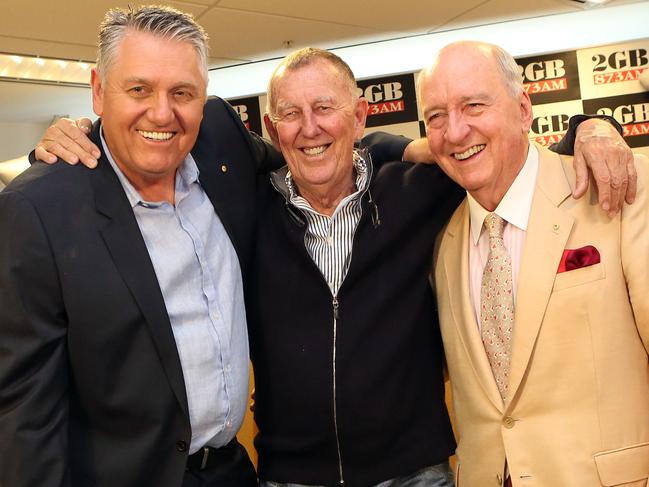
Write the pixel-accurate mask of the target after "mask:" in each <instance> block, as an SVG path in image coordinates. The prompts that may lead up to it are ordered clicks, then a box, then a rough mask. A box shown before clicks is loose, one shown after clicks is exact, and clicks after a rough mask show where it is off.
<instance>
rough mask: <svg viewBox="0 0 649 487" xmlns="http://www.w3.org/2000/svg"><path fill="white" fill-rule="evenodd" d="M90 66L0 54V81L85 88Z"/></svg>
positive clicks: (78, 62) (64, 60)
mask: <svg viewBox="0 0 649 487" xmlns="http://www.w3.org/2000/svg"><path fill="white" fill-rule="evenodd" d="M92 66H94V64H90V63H88V62H86V61H71V60H68V59H50V58H44V57H32V56H19V55H16V54H2V53H0V81H16V82H22V83H43V84H57V85H67V86H84V87H87V86H88V85H89V83H90V78H89V73H88V68H90V67H92Z"/></svg>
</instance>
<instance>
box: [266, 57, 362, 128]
mask: <svg viewBox="0 0 649 487" xmlns="http://www.w3.org/2000/svg"><path fill="white" fill-rule="evenodd" d="M318 60H322V61H327V62H329V63H331V64H332V65H333V66H334V67H335V68H336V70H337V71H338V73H339V74H340V75H341V77H342V79H343V80H344V81H345V82H346V83H347V85H348V86H349V91H350V93H351V96H352V97H354V96H356V88H357V84H356V78H355V77H354V73H353V72H352V68H350V67H349V64H347V63H346V62H345V61H343V60H342V59H341V58H340V57H338V56H336V55H335V54H334V53H332V52H329V51H325V50H324V49H318V48H317V47H305V48H303V49H298V50H297V51H294V52H292V53H291V54H289V55H288V56H286V57H285V58H284V59H283V60H282V62H281V63H280V64H279V66H277V67H276V68H275V70H274V71H273V74H272V75H271V77H270V81H268V90H267V95H268V96H267V99H266V112H267V113H268V114H269V115H270V118H271V120H274V113H273V109H274V108H275V84H276V83H275V81H276V79H277V78H278V77H279V76H280V75H282V74H283V73H285V72H288V71H297V70H298V69H300V68H304V67H306V66H309V65H311V64H313V63H314V62H316V61H318Z"/></svg>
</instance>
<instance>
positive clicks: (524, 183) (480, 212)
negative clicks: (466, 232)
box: [467, 144, 539, 245]
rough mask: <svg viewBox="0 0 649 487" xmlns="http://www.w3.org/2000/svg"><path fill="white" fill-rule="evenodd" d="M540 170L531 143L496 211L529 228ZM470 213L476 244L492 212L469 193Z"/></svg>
mask: <svg viewBox="0 0 649 487" xmlns="http://www.w3.org/2000/svg"><path fill="white" fill-rule="evenodd" d="M538 172H539V152H538V149H537V148H536V147H535V146H534V144H530V145H529V149H528V151H527V159H526V160H525V164H524V165H523V167H522V169H521V170H520V171H519V173H518V175H517V176H516V179H514V182H513V183H512V185H511V186H510V187H509V189H508V190H507V192H506V193H505V196H503V199H502V200H501V201H500V203H499V204H498V206H497V207H496V209H495V210H494V213H496V214H497V215H498V216H500V217H501V218H502V219H503V220H505V221H506V222H508V223H511V224H512V225H514V226H516V227H518V228H520V229H521V230H524V231H526V230H527V223H528V220H529V218H530V210H531V209H532V198H533V197H534V188H535V186H536V176H537V174H538ZM467 200H468V201H469V213H470V215H471V238H472V239H473V243H474V244H475V245H477V244H478V240H479V239H480V234H481V233H482V226H483V223H484V219H485V218H486V216H487V215H488V214H489V213H490V212H489V211H487V210H485V209H484V208H483V207H482V205H481V204H480V203H478V202H477V201H476V200H475V198H473V196H471V195H470V194H468V193H467Z"/></svg>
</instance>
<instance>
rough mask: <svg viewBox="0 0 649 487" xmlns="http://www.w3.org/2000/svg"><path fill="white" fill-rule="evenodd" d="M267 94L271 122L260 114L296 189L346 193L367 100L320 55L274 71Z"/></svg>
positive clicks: (319, 194) (309, 193) (318, 193)
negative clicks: (291, 66)
mask: <svg viewBox="0 0 649 487" xmlns="http://www.w3.org/2000/svg"><path fill="white" fill-rule="evenodd" d="M273 93H274V97H273V103H274V107H272V111H273V115H272V119H273V122H271V121H270V120H269V118H268V117H266V127H267V129H268V131H269V133H270V134H271V138H272V139H273V142H274V143H275V145H276V146H277V147H278V148H279V149H280V150H281V151H282V154H283V155H284V158H285V159H286V162H287V164H288V167H289V169H290V170H291V175H292V177H293V180H294V182H295V184H296V185H297V186H298V189H299V190H300V194H302V196H304V197H305V198H307V199H308V200H310V197H313V196H315V197H317V198H322V197H325V198H327V197H329V196H332V197H333V198H334V199H341V198H338V196H336V195H337V194H339V193H341V190H343V188H344V190H343V191H342V192H343V193H347V194H349V189H350V188H353V165H352V151H353V148H354V141H355V140H356V139H359V138H360V137H361V136H362V135H363V131H364V129H365V117H366V115H367V101H366V100H364V99H359V98H358V97H357V96H356V94H355V92H354V87H353V86H350V83H349V82H348V81H347V80H345V79H344V77H343V76H341V74H340V73H339V71H338V70H337V68H336V67H335V66H334V65H333V64H332V63H331V62H329V61H326V60H323V59H316V60H314V61H312V62H311V63H310V64H307V65H306V66H302V67H299V68H297V69H294V70H286V71H283V72H280V73H279V74H277V75H276V78H275V80H274V89H273ZM347 194H343V195H342V197H344V196H347Z"/></svg>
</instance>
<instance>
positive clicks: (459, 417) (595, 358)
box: [419, 42, 649, 487]
mask: <svg viewBox="0 0 649 487" xmlns="http://www.w3.org/2000/svg"><path fill="white" fill-rule="evenodd" d="M419 89H420V94H421V99H422V102H423V107H424V118H425V120H426V125H427V132H428V141H429V145H430V148H431V150H432V152H433V155H434V156H435V157H436V160H437V161H439V163H440V165H441V166H442V167H443V168H444V170H445V171H446V172H447V174H449V175H450V176H451V177H452V178H453V179H455V180H456V181H457V182H458V183H459V184H461V185H462V186H463V187H464V188H465V189H466V190H467V192H468V196H467V198H466V199H465V201H464V202H463V203H462V204H461V205H460V207H459V208H458V209H457V211H456V212H455V214H454V215H453V217H452V218H451V220H450V222H449V223H448V226H447V228H446V230H445V231H443V232H442V234H441V235H440V239H439V241H438V246H437V249H436V260H435V283H436V289H437V298H438V304H439V313H440V322H441V328H442V334H443V339H444V347H445V351H446V360H447V364H448V370H449V373H450V378H451V385H452V391H453V404H454V414H455V426H456V432H457V439H458V448H457V459H458V467H457V470H458V472H457V473H458V478H457V485H458V487H489V486H494V487H496V486H498V485H503V484H504V485H506V486H509V485H513V486H514V487H595V486H607V487H609V486H617V485H624V486H625V487H640V486H642V487H645V486H646V485H647V479H648V477H649V365H648V356H647V350H649V230H648V229H647V225H648V224H649V201H648V199H649V196H648V195H647V169H648V166H647V160H646V158H644V157H636V166H637V171H638V196H637V200H636V203H635V204H633V205H632V206H625V207H624V208H623V210H622V212H621V214H619V215H617V216H614V217H609V216H607V215H606V214H605V213H604V212H602V211H601V210H600V209H599V208H598V207H597V205H596V197H595V195H594V194H592V193H591V194H589V195H587V196H586V197H585V198H582V199H579V200H575V199H573V198H571V197H570V194H571V190H572V188H573V187H574V181H575V174H574V172H573V169H572V162H571V160H570V158H565V157H562V158H561V159H562V160H559V158H560V156H558V155H555V154H552V153H551V152H549V151H547V150H546V149H544V148H542V147H539V146H536V145H533V144H530V143H529V141H528V138H527V133H528V130H529V128H530V124H531V121H532V108H531V103H530V99H529V96H528V95H527V94H526V93H525V92H524V90H523V87H522V85H521V82H520V77H519V75H518V70H517V67H516V64H515V62H514V60H513V59H512V58H511V56H509V54H507V53H506V52H504V51H503V50H502V49H500V48H497V47H496V46H492V45H488V44H481V43H473V42H462V43H455V44H451V45H450V46H447V47H446V48H444V49H443V50H442V51H441V52H440V54H439V56H438V58H437V59H436V61H435V63H434V64H433V65H432V66H431V67H430V68H428V69H427V70H425V71H424V72H423V73H422V76H421V78H420V85H419ZM589 191H591V190H590V189H589ZM492 214H495V215H496V216H492ZM483 222H484V223H485V228H484V230H483Z"/></svg>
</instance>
